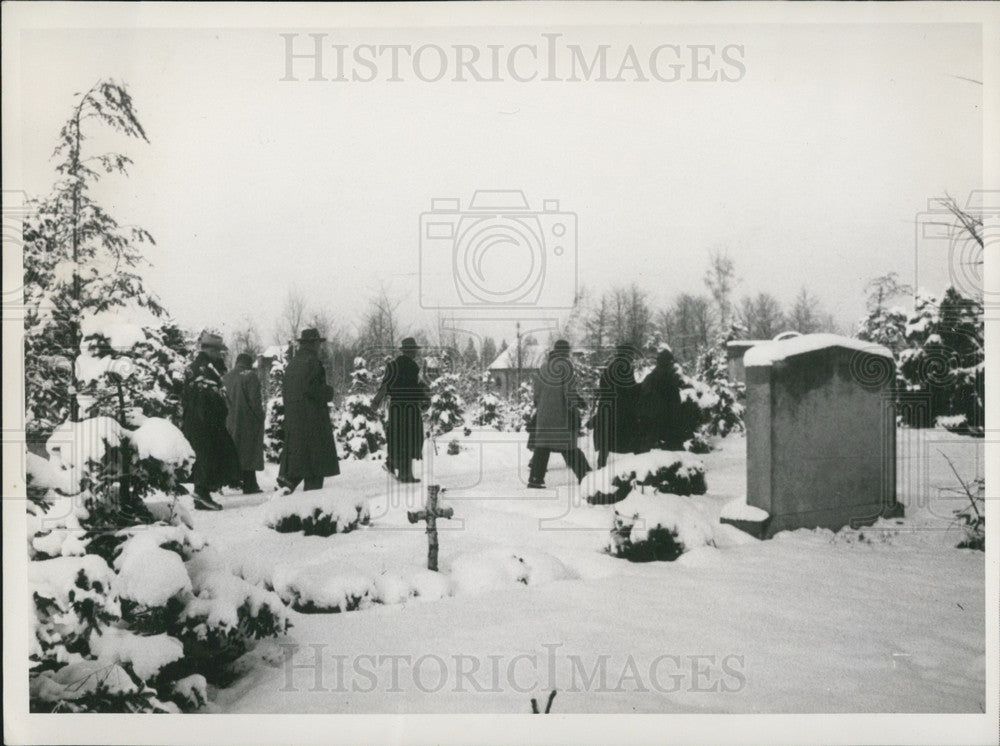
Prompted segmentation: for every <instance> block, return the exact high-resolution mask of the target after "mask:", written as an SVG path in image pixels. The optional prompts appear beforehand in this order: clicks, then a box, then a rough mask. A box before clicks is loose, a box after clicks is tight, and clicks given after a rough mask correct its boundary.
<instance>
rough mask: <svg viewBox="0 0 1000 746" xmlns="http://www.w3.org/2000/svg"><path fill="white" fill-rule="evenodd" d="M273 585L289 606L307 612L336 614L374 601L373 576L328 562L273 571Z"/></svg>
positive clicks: (359, 607)
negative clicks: (285, 570) (287, 570)
mask: <svg viewBox="0 0 1000 746" xmlns="http://www.w3.org/2000/svg"><path fill="white" fill-rule="evenodd" d="M274 588H275V591H276V592H277V593H278V595H279V596H280V597H281V598H282V600H284V601H285V603H287V604H288V605H289V606H291V607H292V608H293V609H295V610H296V611H299V612H303V613H307V614H339V613H342V612H347V611H356V610H357V609H365V608H368V607H369V606H371V605H372V604H374V603H375V600H374V598H373V596H374V595H375V589H374V586H373V583H372V579H371V578H369V577H367V576H365V575H363V574H361V573H358V572H350V571H345V570H344V569H343V568H337V567H331V566H330V565H328V564H316V565H307V566H306V567H302V568H295V569H293V570H291V571H289V572H288V574H287V576H286V574H285V573H284V572H283V571H282V570H281V569H279V570H278V571H276V573H275V578H274Z"/></svg>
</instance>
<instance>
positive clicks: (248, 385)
mask: <svg viewBox="0 0 1000 746" xmlns="http://www.w3.org/2000/svg"><path fill="white" fill-rule="evenodd" d="M323 341H324V340H323V338H322V336H321V335H320V334H319V332H318V331H317V330H316V329H304V330H303V331H302V333H301V335H300V336H299V338H298V339H297V340H296V347H297V349H296V352H295V355H294V356H293V357H292V359H291V360H290V361H289V363H288V366H287V368H286V369H285V378H284V384H283V389H282V398H283V402H284V408H285V422H284V430H285V438H284V443H283V444H282V452H281V459H280V464H279V468H278V484H279V486H280V487H281V488H283V490H284V491H285V492H286V493H290V492H293V491H294V490H295V489H296V488H297V487H298V486H299V485H300V484H302V485H303V490H315V489H320V488H321V487H322V486H323V480H324V479H325V478H326V477H333V476H337V475H338V474H340V458H339V456H338V454H337V444H336V442H335V441H334V439H333V425H332V423H331V422H330V414H329V408H328V405H329V402H330V401H332V399H333V388H332V387H331V386H330V385H329V384H328V383H327V382H326V370H325V369H324V367H323V363H322V362H321V360H320V354H319V352H320V345H321V344H322V343H323ZM198 346H199V351H198V353H197V355H196V356H195V359H194V360H193V361H192V363H191V364H190V365H189V366H188V368H187V370H186V371H185V375H184V390H183V394H182V398H181V405H182V409H183V425H182V431H183V433H184V436H185V437H186V438H187V439H188V442H190V443H191V447H192V448H193V449H194V452H195V464H194V468H193V470H192V475H191V476H192V481H193V482H194V504H195V507H196V508H198V509H200V510H221V509H222V505H220V504H219V503H218V502H217V501H216V500H215V499H214V498H213V497H212V492H215V491H218V490H220V489H222V488H223V487H237V488H239V487H242V489H243V493H244V494H253V493H256V492H260V491H261V489H260V486H259V485H258V484H257V472H258V471H260V470H262V469H263V468H264V405H263V398H262V394H261V381H260V377H259V376H258V375H257V372H256V371H255V370H254V369H253V359H252V358H251V357H250V355H248V354H246V353H241V354H240V355H238V356H237V357H236V363H235V365H234V367H233V369H232V370H228V371H227V370H226V363H225V353H226V346H225V344H224V342H223V340H222V337H221V336H220V335H219V334H215V333H212V332H208V331H205V332H202V334H201V336H200V337H199V340H198ZM419 349H420V348H419V346H418V345H417V343H416V341H415V340H414V339H412V338H407V339H404V340H403V343H402V345H401V348H400V355H399V356H398V357H397V358H396V359H395V360H392V361H391V362H390V363H389V365H388V366H386V373H385V377H384V378H383V380H382V385H381V387H380V388H379V391H378V393H377V394H376V396H375V399H374V405H375V406H376V408H377V407H379V406H381V404H382V402H383V401H385V400H386V399H388V402H389V428H388V434H387V437H388V456H387V460H386V467H387V469H388V470H389V471H391V472H392V473H393V474H394V475H395V476H396V477H397V478H398V479H399V480H400V481H402V482H414V481H418V480H417V479H416V477H414V475H413V468H412V462H413V459H419V458H420V457H421V453H422V451H423V441H424V428H423V422H422V414H423V412H425V411H426V410H427V409H428V408H429V407H430V391H429V388H428V387H427V385H426V384H425V383H423V382H422V381H421V380H420V369H419V366H418V365H417V363H416V357H417V354H418V352H419Z"/></svg>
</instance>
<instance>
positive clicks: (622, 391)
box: [593, 344, 639, 469]
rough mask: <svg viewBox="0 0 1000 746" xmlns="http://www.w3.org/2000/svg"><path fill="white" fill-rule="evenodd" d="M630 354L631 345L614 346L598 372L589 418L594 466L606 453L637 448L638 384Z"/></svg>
mask: <svg viewBox="0 0 1000 746" xmlns="http://www.w3.org/2000/svg"><path fill="white" fill-rule="evenodd" d="M634 356H635V348H634V347H633V346H632V345H629V344H621V345H618V346H617V347H616V348H615V352H614V355H613V356H612V358H611V360H610V361H608V365H607V367H605V368H604V370H603V371H601V377H600V380H599V382H598V384H597V401H596V404H597V407H596V412H595V413H594V420H593V422H594V448H595V450H596V451H597V468H598V469H600V468H603V467H604V465H605V464H606V463H607V462H608V453H609V452H610V453H635V449H636V447H637V442H638V440H639V437H638V436H639V432H638V430H639V422H638V411H637V410H636V402H637V398H638V394H639V386H638V384H637V383H636V381H635V368H634V367H633V365H632V360H633V358H634Z"/></svg>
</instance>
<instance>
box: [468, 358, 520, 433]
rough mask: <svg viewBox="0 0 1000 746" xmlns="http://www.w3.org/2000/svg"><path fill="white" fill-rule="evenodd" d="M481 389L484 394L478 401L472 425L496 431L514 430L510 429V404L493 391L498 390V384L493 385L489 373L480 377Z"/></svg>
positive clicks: (486, 372) (484, 373)
mask: <svg viewBox="0 0 1000 746" xmlns="http://www.w3.org/2000/svg"><path fill="white" fill-rule="evenodd" d="M480 387H481V390H482V392H483V393H482V395H481V396H480V397H479V398H478V399H477V401H476V405H475V410H474V414H473V416H472V424H473V425H478V426H479V427H489V428H493V429H494V430H508V429H514V428H513V427H510V425H511V406H510V402H508V401H507V400H506V399H504V398H503V397H501V396H498V395H497V393H496V392H495V391H494V390H493V389H495V388H496V384H494V383H493V381H492V379H491V377H490V374H489V372H488V371H485V372H483V373H482V374H481V375H480Z"/></svg>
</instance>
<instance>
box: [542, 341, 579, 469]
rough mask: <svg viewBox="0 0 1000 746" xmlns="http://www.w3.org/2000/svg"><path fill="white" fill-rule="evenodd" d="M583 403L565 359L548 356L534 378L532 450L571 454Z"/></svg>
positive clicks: (574, 372) (569, 365)
mask: <svg viewBox="0 0 1000 746" xmlns="http://www.w3.org/2000/svg"><path fill="white" fill-rule="evenodd" d="M584 406H586V402H585V401H584V400H583V397H581V396H580V393H579V392H578V391H577V389H576V371H575V370H574V369H573V363H572V362H571V361H570V359H569V358H568V357H564V356H555V355H552V354H550V355H549V359H548V360H546V361H545V362H544V363H543V364H542V366H541V367H540V368H539V369H538V372H537V373H536V374H535V427H534V435H533V437H532V438H531V441H532V446H533V447H535V448H547V449H549V450H552V451H570V450H573V449H574V448H577V447H578V443H577V440H578V439H579V437H580V410H581V409H582V408H583V407H584Z"/></svg>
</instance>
